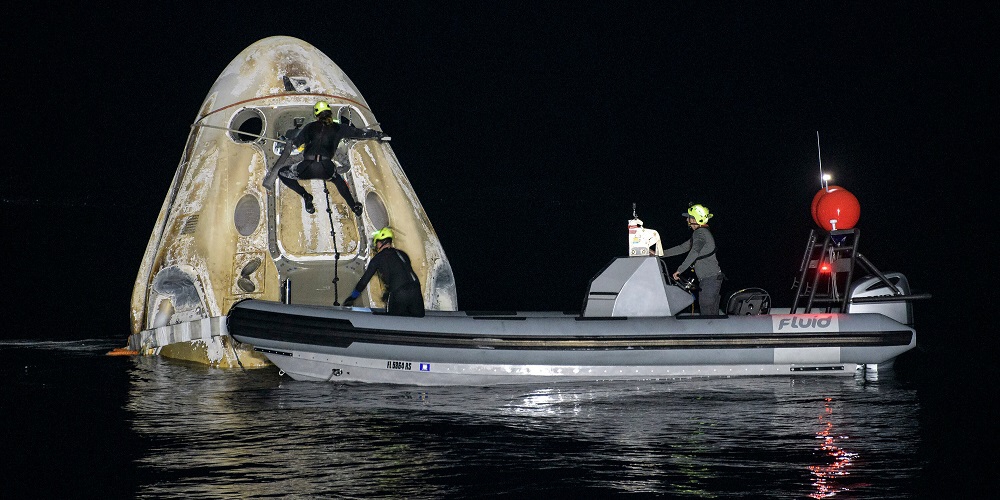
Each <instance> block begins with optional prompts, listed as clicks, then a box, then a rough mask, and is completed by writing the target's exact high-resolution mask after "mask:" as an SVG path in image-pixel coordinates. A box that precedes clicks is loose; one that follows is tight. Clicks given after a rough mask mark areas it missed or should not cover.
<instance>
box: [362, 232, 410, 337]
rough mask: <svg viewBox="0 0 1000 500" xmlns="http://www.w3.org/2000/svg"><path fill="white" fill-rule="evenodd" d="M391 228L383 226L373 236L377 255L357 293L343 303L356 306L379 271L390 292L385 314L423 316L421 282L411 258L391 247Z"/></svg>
mask: <svg viewBox="0 0 1000 500" xmlns="http://www.w3.org/2000/svg"><path fill="white" fill-rule="evenodd" d="M392 237H393V234H392V229H389V228H388V227H383V228H382V229H379V230H378V231H375V234H373V235H372V245H373V246H374V248H375V256H374V257H372V260H371V262H369V263H368V267H367V268H366V269H365V273H364V274H363V275H361V279H359V280H358V284H357V285H356V286H355V287H354V291H352V292H351V295H350V296H349V297H347V300H345V301H344V305H345V306H348V307H350V306H353V305H354V301H356V300H358V297H360V296H361V291H362V290H364V289H365V287H366V286H368V282H369V281H371V279H372V276H374V275H375V273H376V272H377V273H378V275H379V277H380V278H381V279H382V285H383V286H384V287H385V289H386V291H387V292H388V294H389V295H388V298H387V299H386V306H385V307H386V312H388V313H389V314H390V315H393V316H416V317H418V318H422V317H424V298H423V296H422V295H421V293H420V279H419V278H417V275H416V273H414V272H413V266H412V265H411V264H410V256H409V255H406V252H404V251H402V250H400V249H398V248H395V247H394V246H392Z"/></svg>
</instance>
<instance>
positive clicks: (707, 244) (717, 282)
mask: <svg viewBox="0 0 1000 500" xmlns="http://www.w3.org/2000/svg"><path fill="white" fill-rule="evenodd" d="M685 252H686V253H687V256H686V257H684V261H683V262H681V265H680V266H678V267H677V272H683V271H686V270H687V269H688V268H690V267H694V273H695V276H697V277H698V288H700V289H701V291H700V292H698V309H699V311H700V312H701V314H705V315H710V316H715V315H717V314H719V297H720V295H721V293H722V280H723V279H725V277H726V275H725V274H723V273H722V269H721V268H720V267H719V259H718V257H716V255H715V238H714V237H713V236H712V231H710V230H709V229H708V226H701V227H699V228H697V229H695V230H694V232H693V233H691V239H689V240H687V241H685V242H684V243H681V244H680V245H677V246H675V247H670V248H668V249H666V250H664V251H663V256H664V257H671V256H674V255H680V254H682V253H685Z"/></svg>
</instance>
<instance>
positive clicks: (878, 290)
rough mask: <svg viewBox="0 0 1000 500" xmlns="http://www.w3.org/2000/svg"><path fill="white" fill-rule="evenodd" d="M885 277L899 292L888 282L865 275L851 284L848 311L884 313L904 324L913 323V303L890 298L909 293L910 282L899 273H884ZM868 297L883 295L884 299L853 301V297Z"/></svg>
mask: <svg viewBox="0 0 1000 500" xmlns="http://www.w3.org/2000/svg"><path fill="white" fill-rule="evenodd" d="M885 279H886V280H888V281H889V283H892V285H893V286H895V287H896V289H897V290H899V292H898V293H897V292H896V291H895V290H893V289H892V287H891V286H889V284H887V283H886V282H885V281H882V279H880V278H878V277H875V276H865V277H864V278H862V279H860V280H858V281H855V282H854V284H853V285H851V290H850V292H849V294H848V299H847V311H846V312H848V313H879V314H884V315H886V316H888V317H890V318H892V319H894V320H896V321H898V322H900V323H902V324H904V325H912V324H913V305H912V303H911V302H910V301H909V300H892V297H893V296H896V295H902V296H909V295H910V283H909V282H908V281H907V280H906V276H903V275H902V274H901V273H886V274H885ZM868 297H872V298H875V297H885V300H879V301H865V302H863V303H854V302H853V300H854V299H859V298H868Z"/></svg>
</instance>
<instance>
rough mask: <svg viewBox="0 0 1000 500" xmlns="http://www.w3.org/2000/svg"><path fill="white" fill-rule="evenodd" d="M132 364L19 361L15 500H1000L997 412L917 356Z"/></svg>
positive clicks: (41, 345) (11, 473) (66, 353)
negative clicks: (596, 372) (661, 364)
mask: <svg viewBox="0 0 1000 500" xmlns="http://www.w3.org/2000/svg"><path fill="white" fill-rule="evenodd" d="M123 344H124V343H123V342H122V341H120V340H102V339H97V340H75V341H58V342H43V341H34V340H31V341H17V340H5V341H0V366H2V369H3V374H4V377H3V380H4V383H3V390H2V400H0V401H2V414H3V426H2V428H3V433H4V436H3V444H4V448H5V453H4V467H3V468H4V471H5V477H6V479H7V482H8V486H7V487H6V488H5V489H6V490H7V493H5V495H4V496H5V497H6V498H39V497H47V498H51V497H62V498H65V497H73V498H77V497H103V498H122V497H140V498H148V497H181V498H251V497H285V496H290V497H319V498H373V497H375V498H441V497H460V498H465V497H472V498H477V497H493V496H504V497H529V498H536V497H537V498H541V497H547V498H553V497H556V498H564V497H571V496H572V497H580V498H594V497H597V498H600V497H607V496H617V495H626V494H628V495H633V496H640V497H645V496H651V497H652V496H658V497H679V498H810V497H813V498H822V497H834V498H989V497H990V496H989V495H988V493H989V492H990V491H991V490H992V488H993V485H992V483H993V481H994V480H995V470H994V469H995V465H996V458H995V454H994V452H993V450H992V449H991V447H990V446H989V444H988V443H989V441H988V439H989V436H988V435H984V434H981V432H984V430H985V429H988V428H991V427H992V424H991V423H989V421H988V420H983V419H982V418H980V415H982V416H986V415H987V412H982V413H980V414H976V415H973V414H970V413H969V412H970V409H971V408H974V407H979V406H985V405H987V403H988V402H987V401H982V402H981V403H980V402H977V401H976V400H975V397H976V395H978V394H985V393H986V392H985V391H984V390H982V389H980V388H974V387H970V386H968V385H963V384H960V383H959V382H958V381H957V380H955V379H949V378H947V377H942V376H941V375H940V372H939V373H938V374H935V375H934V376H927V375H926V373H927V370H925V368H926V367H927V366H929V365H930V364H932V363H931V360H930V359H928V358H927V356H926V355H925V354H922V353H920V352H917V351H912V352H911V353H907V355H905V356H904V357H903V358H900V360H899V362H898V363H897V366H896V368H895V370H893V372H891V373H887V372H882V373H880V374H879V377H878V380H862V379H859V378H853V377H836V378H809V377H797V378H793V377H787V378H785V377H782V378H743V379H678V380H671V381H657V382H642V383H594V384H575V383H574V384H565V385H560V384H553V385H548V386H530V385H526V386H508V387H493V388H464V387H434V388H418V387H403V386H383V385H344V384H325V383H310V382H295V381H292V380H290V379H289V378H287V377H281V376H279V375H278V373H277V371H276V370H273V369H264V370H255V371H248V372H242V371H238V370H218V369H211V368H207V367H205V366H201V365H192V364H188V363H183V362H176V361H172V360H168V359H164V358H159V357H109V356H106V355H105V353H106V352H108V351H109V350H110V349H112V348H115V347H121V346H122V345H123ZM988 383H989V384H991V385H990V386H992V383H993V382H992V381H988ZM970 398H972V399H970ZM970 401H971V404H970ZM988 418H990V419H992V418H993V417H992V415H991V414H990V415H989V416H988ZM11 486H12V487H13V489H11ZM11 492H12V495H13V496H7V495H8V494H11Z"/></svg>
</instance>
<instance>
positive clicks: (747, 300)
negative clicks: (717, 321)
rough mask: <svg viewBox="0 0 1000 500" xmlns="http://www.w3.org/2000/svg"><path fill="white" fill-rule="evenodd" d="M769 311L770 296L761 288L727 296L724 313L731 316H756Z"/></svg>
mask: <svg viewBox="0 0 1000 500" xmlns="http://www.w3.org/2000/svg"><path fill="white" fill-rule="evenodd" d="M770 311H771V296H770V295H768V293H767V292H766V291H764V290H763V289H762V288H744V289H743V290H740V291H738V292H736V293H734V294H732V295H730V296H729V302H728V303H727V305H726V313H727V314H729V315H732V316H756V315H758V314H767V313H768V312H770Z"/></svg>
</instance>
